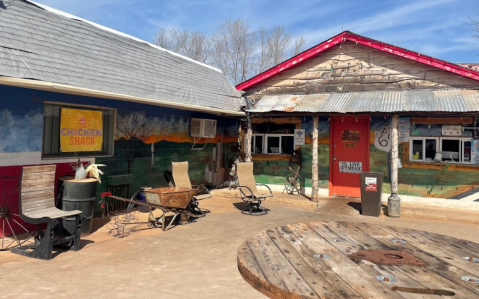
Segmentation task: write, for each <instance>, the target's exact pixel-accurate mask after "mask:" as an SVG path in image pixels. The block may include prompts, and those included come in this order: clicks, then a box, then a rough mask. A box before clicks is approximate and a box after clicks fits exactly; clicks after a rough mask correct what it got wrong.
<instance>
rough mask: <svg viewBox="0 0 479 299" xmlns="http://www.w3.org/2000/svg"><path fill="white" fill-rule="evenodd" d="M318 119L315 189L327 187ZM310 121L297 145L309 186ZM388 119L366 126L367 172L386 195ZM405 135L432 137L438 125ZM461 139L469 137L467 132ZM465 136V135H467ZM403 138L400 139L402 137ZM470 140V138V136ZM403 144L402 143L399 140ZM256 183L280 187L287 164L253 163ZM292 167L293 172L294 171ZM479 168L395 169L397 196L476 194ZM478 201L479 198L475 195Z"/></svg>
mask: <svg viewBox="0 0 479 299" xmlns="http://www.w3.org/2000/svg"><path fill="white" fill-rule="evenodd" d="M328 119H329V118H328V117H322V118H320V121H319V128H318V130H319V187H320V188H328V180H329V132H330V131H329V130H330V129H329V121H328ZM312 126H313V121H312V118H311V117H305V118H303V121H302V128H303V129H306V135H307V138H306V145H304V146H301V151H302V154H303V166H302V168H301V171H300V174H301V176H302V177H303V178H304V179H305V186H306V187H311V168H312V165H311V160H312V155H311V149H312V145H311V132H312V128H313V127H312ZM389 127H390V119H389V117H385V116H372V117H371V124H370V140H369V143H370V171H371V172H381V173H383V174H384V185H383V194H387V193H390V192H391V191H390V185H389V176H388V173H389V169H388V152H389V150H390V148H391V142H390V139H389V138H390V130H389ZM408 130H409V134H406V135H408V136H429V135H430V136H433V135H434V134H435V135H437V134H438V132H439V134H440V130H441V128H440V126H424V125H415V126H410V127H408ZM428 134H429V135H428ZM463 134H464V136H470V134H469V133H468V132H464V133H463ZM468 134H469V135H468ZM403 138H404V137H403ZM471 138H472V137H471ZM402 141H405V142H407V141H406V140H404V139H403V140H402ZM404 147H405V146H404V142H401V143H400V144H399V157H400V158H402V156H403V148H404ZM254 164H255V177H256V180H257V181H258V182H260V183H264V184H277V185H283V183H284V178H285V177H286V175H288V174H289V173H290V172H291V171H290V170H289V169H288V161H254ZM296 167H297V166H296V165H295V166H293V169H294V170H296ZM478 172H479V169H478V170H477V171H476V170H474V169H473V170H472V171H458V170H453V169H451V167H449V164H447V163H444V164H443V166H442V167H441V169H420V168H401V169H399V193H400V194H405V195H411V196H420V197H435V198H449V199H461V198H464V197H465V196H469V195H471V194H473V193H476V192H479V176H477V175H476V174H477V173H478ZM478 198H479V195H478Z"/></svg>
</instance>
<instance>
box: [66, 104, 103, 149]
mask: <svg viewBox="0 0 479 299" xmlns="http://www.w3.org/2000/svg"><path fill="white" fill-rule="evenodd" d="M102 143H103V118H102V112H101V111H92V110H80V109H68V108H62V109H61V116H60V146H61V151H62V152H64V153H67V152H68V153H71V152H93V151H101V146H102Z"/></svg>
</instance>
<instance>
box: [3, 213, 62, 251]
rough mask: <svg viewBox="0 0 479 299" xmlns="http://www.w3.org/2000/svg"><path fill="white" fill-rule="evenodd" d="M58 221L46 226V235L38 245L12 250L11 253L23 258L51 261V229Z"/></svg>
mask: <svg viewBox="0 0 479 299" xmlns="http://www.w3.org/2000/svg"><path fill="white" fill-rule="evenodd" d="M57 224H58V221H56V220H54V222H53V224H50V223H49V224H48V225H47V229H46V234H45V235H44V236H43V238H42V239H41V240H40V243H38V244H32V245H27V246H20V247H17V248H13V249H12V250H11V251H12V252H14V253H17V254H20V255H23V256H27V257H32V258H37V259H42V260H51V259H52V256H53V235H54V233H53V229H54V228H55V226H57Z"/></svg>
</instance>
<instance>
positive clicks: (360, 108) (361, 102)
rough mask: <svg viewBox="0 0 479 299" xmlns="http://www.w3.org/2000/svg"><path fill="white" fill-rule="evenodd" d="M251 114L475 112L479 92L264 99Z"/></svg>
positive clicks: (425, 91)
mask: <svg viewBox="0 0 479 299" xmlns="http://www.w3.org/2000/svg"><path fill="white" fill-rule="evenodd" d="M248 111H249V112H259V113H261V112H271V111H283V112H334V113H354V112H407V111H423V112H474V111H479V91H476V90H461V89H447V90H399V91H361V92H348V93H321V94H309V95H271V96H264V97H262V98H261V99H260V100H259V101H258V102H257V103H256V104H255V105H254V107H253V108H251V109H249V110H248Z"/></svg>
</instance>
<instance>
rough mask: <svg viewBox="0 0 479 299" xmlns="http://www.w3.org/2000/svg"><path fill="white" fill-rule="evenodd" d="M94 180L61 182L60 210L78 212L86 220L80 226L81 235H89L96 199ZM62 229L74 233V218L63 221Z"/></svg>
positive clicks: (95, 183)
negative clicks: (80, 212)
mask: <svg viewBox="0 0 479 299" xmlns="http://www.w3.org/2000/svg"><path fill="white" fill-rule="evenodd" d="M97 184H98V181H97V180H96V179H90V178H88V179H84V180H76V179H69V180H68V179H67V180H65V181H64V182H63V196H62V210H64V211H73V210H80V211H82V212H83V214H84V215H85V217H86V219H85V220H84V221H83V222H82V225H81V235H82V236H86V235H89V234H90V233H91V230H92V223H93V210H94V205H95V198H96V186H97ZM63 228H64V229H65V230H66V231H67V232H68V233H70V234H72V233H73V232H74V231H75V217H67V218H65V219H63Z"/></svg>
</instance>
